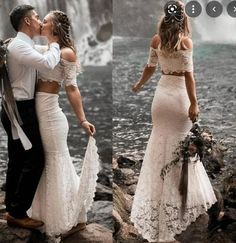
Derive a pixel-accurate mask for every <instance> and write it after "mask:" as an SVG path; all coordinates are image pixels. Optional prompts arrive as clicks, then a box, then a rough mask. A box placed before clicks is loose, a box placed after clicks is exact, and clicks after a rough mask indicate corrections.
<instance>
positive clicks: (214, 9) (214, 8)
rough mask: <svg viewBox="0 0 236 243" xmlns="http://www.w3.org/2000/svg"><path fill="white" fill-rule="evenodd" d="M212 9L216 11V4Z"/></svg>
mask: <svg viewBox="0 0 236 243" xmlns="http://www.w3.org/2000/svg"><path fill="white" fill-rule="evenodd" d="M235 9H236V8H235ZM212 10H213V11H214V12H216V6H215V7H213V8H212ZM235 11H236V10H235Z"/></svg>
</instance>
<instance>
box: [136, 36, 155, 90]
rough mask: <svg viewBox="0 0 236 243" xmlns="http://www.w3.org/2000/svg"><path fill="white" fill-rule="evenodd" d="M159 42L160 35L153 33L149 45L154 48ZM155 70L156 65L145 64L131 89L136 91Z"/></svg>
mask: <svg viewBox="0 0 236 243" xmlns="http://www.w3.org/2000/svg"><path fill="white" fill-rule="evenodd" d="M159 43H160V37H159V36H158V35H155V36H154V37H153V38H152V40H151V47H152V48H154V49H156V48H157V47H158V45H159ZM155 70H156V66H148V64H146V65H145V67H144V69H143V72H142V75H141V77H140V79H139V81H138V82H136V83H135V84H134V85H133V87H132V90H133V91H134V92H138V91H139V90H140V89H141V88H142V86H143V85H144V84H145V83H146V82H147V81H148V80H149V79H150V78H151V76H152V75H153V73H154V72H155Z"/></svg>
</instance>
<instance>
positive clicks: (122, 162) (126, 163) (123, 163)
mask: <svg viewBox="0 0 236 243" xmlns="http://www.w3.org/2000/svg"><path fill="white" fill-rule="evenodd" d="M117 163H118V165H119V167H120V168H130V167H132V166H134V165H135V161H133V160H131V159H128V158H125V157H123V156H120V157H119V158H118V159H117Z"/></svg>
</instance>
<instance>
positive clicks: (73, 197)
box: [30, 11, 99, 236]
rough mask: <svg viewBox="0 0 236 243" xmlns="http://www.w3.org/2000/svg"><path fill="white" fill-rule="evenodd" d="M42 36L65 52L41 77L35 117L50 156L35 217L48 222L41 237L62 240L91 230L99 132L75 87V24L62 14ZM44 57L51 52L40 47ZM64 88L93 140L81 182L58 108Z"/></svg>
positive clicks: (48, 21)
mask: <svg viewBox="0 0 236 243" xmlns="http://www.w3.org/2000/svg"><path fill="white" fill-rule="evenodd" d="M41 35H42V36H46V37H47V36H50V35H54V36H56V37H57V39H58V43H59V45H60V49H61V60H60V62H59V64H58V65H57V66H56V67H55V68H54V69H53V70H52V71H49V72H48V71H46V70H45V72H43V71H40V72H39V75H38V82H37V88H36V111H37V116H38V119H39V127H40V133H41V137H42V141H43V146H44V151H45V157H46V158H45V169H44V171H43V174H42V177H41V179H40V182H39V185H38V188H37V191H36V194H35V197H34V200H33V204H32V207H31V209H30V213H31V215H32V217H33V218H35V219H40V220H41V221H43V222H44V227H43V228H42V231H44V232H46V234H47V235H49V236H57V235H61V234H64V233H66V232H68V231H69V230H71V229H72V228H73V227H74V226H77V229H84V228H85V227H86V220H87V217H86V213H87V211H88V210H89V208H90V206H91V204H92V202H93V197H94V193H95V187H96V180H97V173H98V170H99V162H98V154H97V147H96V145H95V139H94V138H93V137H92V136H93V135H94V133H95V127H94V126H93V125H92V124H91V123H89V122H88V121H87V120H86V118H85V114H84V110H83V105H82V99H81V95H80V91H79V89H78V87H77V84H76V76H77V72H78V71H79V65H78V63H77V61H76V50H75V47H74V45H73V42H72V39H71V36H70V22H69V19H68V17H67V15H66V14H65V13H63V12H61V11H51V12H50V13H49V14H48V15H46V16H45V18H44V20H43V24H42V29H41ZM36 49H37V50H38V51H40V52H45V51H47V47H46V46H37V47H36ZM62 85H63V86H64V88H65V90H66V94H67V96H68V99H69V101H70V104H71V106H72V107H73V110H74V112H75V114H76V116H77V119H78V120H79V123H80V125H81V126H82V127H83V128H84V129H85V130H86V132H87V134H88V135H90V137H89V143H88V146H87V150H86V154H85V158H84V162H83V167H82V172H81V176H80V177H79V176H78V175H77V174H76V171H75V168H74V166H73V163H72V160H71V158H70V154H69V150H68V146H67V134H68V122H67V119H66V116H65V114H64V113H63V112H62V110H61V108H60V107H59V103H58V97H59V96H58V93H59V90H60V87H61V86H62Z"/></svg>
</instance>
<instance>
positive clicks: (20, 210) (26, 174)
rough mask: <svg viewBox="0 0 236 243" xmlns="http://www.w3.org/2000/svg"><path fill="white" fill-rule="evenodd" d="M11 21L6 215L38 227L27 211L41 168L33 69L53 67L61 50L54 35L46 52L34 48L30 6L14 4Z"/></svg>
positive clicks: (37, 24)
mask: <svg viewBox="0 0 236 243" xmlns="http://www.w3.org/2000/svg"><path fill="white" fill-rule="evenodd" d="M10 20H11V24H12V26H13V28H14V29H15V30H16V31H17V35H16V37H15V38H14V39H13V40H12V41H11V42H10V44H9V45H8V54H7V66H8V74H9V79H10V83H11V87H12V91H13V96H14V99H15V101H16V107H17V108H16V109H17V110H18V112H19V117H20V119H18V121H17V120H16V119H13V118H12V116H11V114H13V112H10V111H11V109H6V108H5V107H6V106H4V103H3V106H2V110H1V121H2V124H3V127H4V129H5V130H6V133H7V136H8V157H9V162H8V169H7V177H6V198H5V203H6V210H7V216H6V218H7V223H8V224H9V225H15V226H20V227H24V228H37V227H40V226H42V225H43V222H41V221H39V220H36V219H32V218H30V217H28V215H27V213H26V212H27V210H28V209H29V208H30V206H31V204H32V200H33V198H34V194H35V191H36V189H37V185H38V182H39V179H40V176H41V174H42V171H43V168H44V151H43V146H42V142H41V138H40V133H39V126H38V121H37V117H36V112H35V103H34V92H35V81H36V69H37V70H50V69H53V68H54V67H55V66H56V65H57V64H58V62H59V59H60V49H59V45H58V44H57V43H56V42H55V41H56V39H54V38H55V37H51V39H50V40H49V51H48V52H46V53H45V55H42V54H39V53H38V52H37V51H36V50H35V49H34V42H33V40H32V38H33V37H34V36H38V35H40V31H41V26H42V22H41V21H40V19H39V16H38V14H37V13H36V11H35V10H34V8H33V7H32V6H30V5H19V6H17V7H15V8H14V9H13V10H12V11H11V12H10ZM7 103H8V104H7ZM9 103H10V102H9V101H7V100H6V104H7V105H8V107H10V106H11V104H9ZM9 114H10V115H9ZM21 121H22V123H23V124H22V123H21ZM19 123H20V124H21V125H19Z"/></svg>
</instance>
